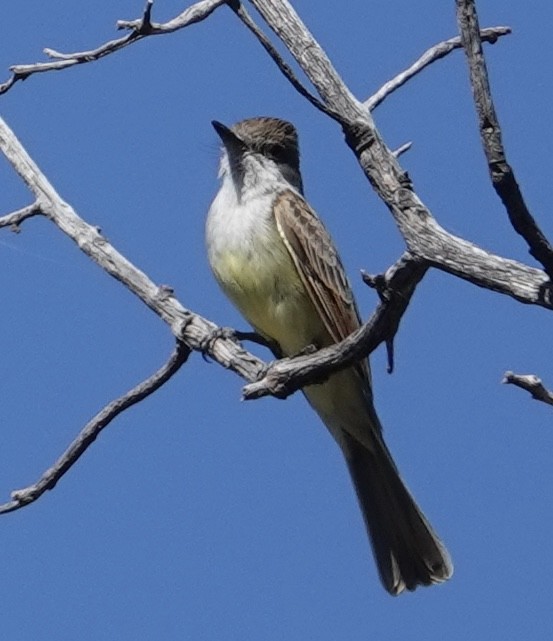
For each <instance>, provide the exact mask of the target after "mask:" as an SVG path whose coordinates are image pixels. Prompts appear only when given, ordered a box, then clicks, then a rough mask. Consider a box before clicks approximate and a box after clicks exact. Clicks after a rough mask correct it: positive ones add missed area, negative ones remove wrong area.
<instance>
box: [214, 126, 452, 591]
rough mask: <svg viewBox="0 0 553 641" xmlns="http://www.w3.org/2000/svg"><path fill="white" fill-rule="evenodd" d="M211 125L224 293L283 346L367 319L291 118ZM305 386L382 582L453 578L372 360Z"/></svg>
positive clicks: (394, 584) (338, 335) (319, 342)
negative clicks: (384, 423)
mask: <svg viewBox="0 0 553 641" xmlns="http://www.w3.org/2000/svg"><path fill="white" fill-rule="evenodd" d="M212 124H213V127H214V128H215V131H216V132H217V134H218V135H219V137H220V138H221V140H222V143H223V149H222V157H221V164H220V170H219V178H220V179H221V185H220V189H219V191H218V193H217V195H216V196H215V199H214V200H213V203H212V204H211V207H210V209H209V213H208V216H207V223H206V242H207V251H208V257H209V262H210V264H211V268H212V270H213V272H214V274H215V277H216V279H217V281H218V282H219V284H220V286H221V287H222V289H223V291H224V293H225V294H226V295H227V296H228V298H229V299H230V300H231V301H232V302H233V303H234V305H235V306H236V307H237V308H238V310H239V311H240V312H241V313H242V315H243V316H244V317H245V318H246V320H247V321H248V322H249V323H250V324H251V325H252V326H253V327H254V329H255V330H256V331H257V332H258V333H259V334H261V335H262V336H263V337H265V338H266V339H268V340H269V341H270V342H271V343H272V344H273V345H275V353H276V354H277V355H278V356H282V355H285V356H291V355H295V354H298V353H299V352H301V351H302V350H303V349H305V348H306V347H307V346H309V345H314V346H316V347H317V348H321V347H325V346H328V345H331V344H333V343H336V342H338V341H341V340H342V339H344V338H345V337H346V336H348V335H349V334H351V333H352V332H353V331H354V330H356V329H357V328H358V327H359V326H360V319H359V313H358V311H357V306H356V303H355V300H354V297H353V294H352V291H351V288H350V285H349V282H348V280H347V277H346V274H345V272H344V268H343V266H342V262H341V260H340V257H339V256H338V252H337V251H336V248H335V247H334V243H333V242H332V239H331V238H330V235H329V234H328V232H327V230H326V229H325V227H324V225H323V224H322V222H321V221H320V219H319V218H318V217H317V214H316V213H315V212H314V211H313V210H312V209H311V207H310V206H309V205H308V204H307V202H306V200H305V198H304V196H303V186H302V179H301V174H300V166H299V149H298V137H297V133H296V130H295V128H294V126H293V125H292V124H290V123H289V122H286V121H284V120H279V119H277V118H250V119H248V120H242V121H241V122H239V123H237V124H236V125H234V126H233V127H231V128H228V127H226V126H225V125H223V124H221V123H219V122H216V121H213V123H212ZM303 393H304V394H305V396H306V398H307V400H308V401H309V403H310V405H311V407H312V408H313V409H314V410H315V411H316V412H317V414H318V415H319V416H320V418H321V419H322V421H323V422H324V424H325V425H326V426H327V428H328V429H329V431H330V433H331V434H332V436H333V437H334V439H335V441H336V442H337V443H338V445H339V447H340V449H341V450H342V453H343V455H344V457H345V460H346V463H347V466H348V469H349V472H350V475H351V478H352V480H353V484H354V486H355V490H356V492H357V498H358V500H359V504H360V506H361V510H362V512H363V518H364V520H365V524H366V527H367V531H368V534H369V538H370V540H371V543H372V550H373V554H374V558H375V560H376V564H377V566H378V571H379V574H380V578H381V580H382V583H383V585H384V587H385V588H386V590H387V591H388V592H389V593H390V594H394V595H396V594H399V593H401V592H402V591H403V590H405V589H407V590H414V589H415V588H416V587H417V585H430V584H432V583H440V582H441V581H445V580H446V579H448V578H449V577H450V576H451V574H452V571H453V568H452V565H451V561H450V559H449V555H448V553H447V551H446V549H445V547H444V546H443V544H442V543H441V541H440V540H439V538H438V537H437V536H436V534H435V533H434V531H433V530H432V528H431V526H430V524H429V523H428V521H427V520H426V518H425V517H424V515H423V513H422V512H421V511H420V509H419V508H418V507H417V505H416V503H415V501H414V500H413V497H412V496H411V494H410V493H409V490H408V489H407V488H406V487H405V485H404V484H403V481H402V480H401V478H400V476H399V473H398V470H397V468H396V466H395V463H394V461H393V459H392V457H391V454H390V452H389V450H388V448H387V447H386V444H385V443H384V439H383V436H382V427H381V425H380V421H379V420H378V416H377V415H376V411H375V409H374V405H373V395H372V390H371V377H370V370H369V363H368V361H367V360H363V361H362V362H359V363H358V364H357V365H355V366H350V367H348V368H347V369H344V370H341V371H339V372H337V373H335V374H332V375H331V376H330V377H329V378H328V379H327V380H326V381H325V382H323V383H321V384H314V385H309V386H307V387H305V388H304V389H303Z"/></svg>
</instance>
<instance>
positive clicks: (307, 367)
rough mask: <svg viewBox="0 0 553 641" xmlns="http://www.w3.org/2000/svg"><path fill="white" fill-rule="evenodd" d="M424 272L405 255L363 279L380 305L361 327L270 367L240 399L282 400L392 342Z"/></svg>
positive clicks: (424, 270)
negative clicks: (332, 342)
mask: <svg viewBox="0 0 553 641" xmlns="http://www.w3.org/2000/svg"><path fill="white" fill-rule="evenodd" d="M427 268H428V266H427V265H426V264H425V263H424V261H421V260H419V259H417V258H415V257H413V256H411V255H410V254H408V253H405V254H404V255H403V256H401V258H400V259H399V260H398V261H397V262H396V263H395V264H394V265H392V266H391V267H390V268H389V269H388V271H387V272H386V274H384V275H381V276H378V277H365V282H367V283H368V284H371V286H372V287H377V288H378V290H379V292H380V295H381V300H382V302H381V303H380V304H379V305H378V307H377V308H376V310H375V312H374V313H373V314H372V316H371V318H370V319H369V320H368V321H367V322H366V323H365V324H364V325H363V326H362V327H360V328H359V329H358V330H357V331H356V332H354V333H353V334H350V336H348V337H347V338H346V339H345V340H343V341H341V342H340V343H337V344H336V345H332V346H331V347H326V348H324V349H321V350H319V351H317V352H315V353H314V354H302V355H301V356H295V357H293V358H284V359H282V360H279V361H276V362H274V363H272V364H271V365H269V366H268V367H267V369H266V371H265V372H264V375H263V377H262V378H260V380H258V381H256V382H255V383H250V384H249V385H246V386H245V387H244V389H243V390H242V396H243V398H244V399H245V400H251V399H256V398H260V397H262V396H268V395H272V396H276V397H277V398H286V397H287V396H289V395H290V394H292V393H294V392H295V391H297V390H298V389H300V388H301V387H303V386H305V385H307V384H311V383H316V382H320V381H322V380H324V379H325V378H327V376H328V375H329V374H331V373H332V372H335V371H337V370H339V369H342V368H343V367H344V366H346V365H350V364H352V363H354V362H356V361H358V360H360V359H361V358H365V357H367V356H368V355H369V354H370V353H371V352H372V351H374V350H375V349H376V348H377V347H378V346H379V345H380V344H381V343H382V342H385V341H390V342H391V341H393V338H394V336H395V334H396V332H397V330H398V327H399V323H400V321H401V318H402V316H403V314H404V313H405V311H406V309H407V307H408V305H409V302H410V300H411V297H412V295H413V293H414V291H415V288H416V286H417V284H418V283H419V282H420V281H421V279H422V278H423V276H424V274H425V273H426V270H427ZM376 283H378V284H376Z"/></svg>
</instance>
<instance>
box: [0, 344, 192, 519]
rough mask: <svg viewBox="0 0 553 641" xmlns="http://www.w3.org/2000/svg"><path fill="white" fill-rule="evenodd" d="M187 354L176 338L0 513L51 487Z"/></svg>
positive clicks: (14, 493) (20, 504)
mask: <svg viewBox="0 0 553 641" xmlns="http://www.w3.org/2000/svg"><path fill="white" fill-rule="evenodd" d="M189 355H190V349H189V348H188V347H187V346H185V345H184V344H183V343H181V342H178V341H177V344H176V347H175V350H174V351H173V353H172V354H171V357H170V358H169V360H168V361H167V362H166V363H165V364H164V365H163V367H161V368H160V369H159V370H158V371H157V372H156V373H155V374H153V375H152V376H150V377H149V378H148V379H146V380H145V381H143V382H142V383H139V384H138V385H137V386H136V387H133V389H131V390H130V391H128V392H127V393H126V394H124V395H123V396H120V397H119V398H116V399H115V400H114V401H112V402H111V403H109V404H108V405H106V406H105V407H104V409H103V410H101V411H100V412H98V414H96V416H94V418H92V419H91V420H90V421H89V422H88V423H87V424H86V425H85V426H84V427H83V429H82V430H81V432H80V434H79V435H78V436H77V438H76V439H75V440H74V441H73V442H72V443H71V445H69V447H68V448H67V449H66V450H65V452H64V453H63V454H62V455H61V456H60V458H59V459H58V460H57V461H56V462H55V463H54V464H53V465H52V467H50V468H49V469H47V470H46V471H45V472H44V474H43V475H42V476H41V477H40V479H39V480H38V481H37V482H36V483H34V484H33V485H30V486H29V487H26V488H23V489H21V490H15V491H13V492H12V493H11V497H12V500H11V501H9V502H8V503H4V504H3V505H0V514H6V513H8V512H14V511H15V510H19V509H20V508H22V507H25V506H26V505H29V504H30V503H34V502H35V501H36V500H37V499H38V498H40V497H41V496H42V495H43V494H44V492H46V491H47V490H52V489H54V487H55V486H56V484H57V482H58V481H59V480H60V479H61V477H62V476H63V475H64V474H65V473H66V472H68V471H69V470H70V469H71V468H72V467H73V465H75V463H76V462H77V461H78V460H79V458H80V457H81V456H82V455H83V454H84V453H85V452H86V450H87V449H88V448H89V447H90V445H92V443H93V442H94V441H95V440H96V439H97V438H98V436H99V435H100V432H101V431H102V430H103V429H104V428H106V427H107V426H108V425H109V424H110V423H111V421H113V419H114V418H115V417H116V416H118V415H119V414H121V412H124V411H125V410H126V409H128V408H129V407H131V406H133V405H135V404H136V403H139V402H140V401H142V400H144V399H145V398H147V397H148V396H150V394H153V393H154V392H155V391H156V390H158V389H159V388H160V387H161V386H162V385H163V384H164V383H166V382H167V381H168V380H169V379H170V378H171V377H172V376H173V374H175V373H176V372H178V370H179V369H180V368H181V367H182V365H184V363H185V362H186V360H187V359H188V356H189Z"/></svg>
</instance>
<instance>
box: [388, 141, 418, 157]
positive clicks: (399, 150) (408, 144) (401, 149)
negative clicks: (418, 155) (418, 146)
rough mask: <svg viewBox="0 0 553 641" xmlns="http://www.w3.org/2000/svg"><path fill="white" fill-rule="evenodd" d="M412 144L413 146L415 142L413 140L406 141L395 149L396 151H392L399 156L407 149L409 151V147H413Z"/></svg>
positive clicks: (395, 155)
mask: <svg viewBox="0 0 553 641" xmlns="http://www.w3.org/2000/svg"><path fill="white" fill-rule="evenodd" d="M412 146H413V143H412V142H411V141H409V142H404V143H403V145H401V146H400V147H398V148H397V149H394V151H392V154H393V155H394V157H395V158H399V157H400V156H401V155H402V154H404V153H405V152H406V151H409V149H411V147H412Z"/></svg>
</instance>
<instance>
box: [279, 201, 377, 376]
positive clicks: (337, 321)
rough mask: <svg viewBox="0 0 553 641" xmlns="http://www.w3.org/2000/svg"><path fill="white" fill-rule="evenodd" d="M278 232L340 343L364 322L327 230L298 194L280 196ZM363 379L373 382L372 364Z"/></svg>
mask: <svg viewBox="0 0 553 641" xmlns="http://www.w3.org/2000/svg"><path fill="white" fill-rule="evenodd" d="M274 212H275V222H276V226H277V229H278V231H279V233H280V235H281V237H282V239H283V241H284V243H285V245H286V248H287V249H288V251H289V253H290V256H291V258H292V260H293V262H294V265H295V266H296V269H297V270H298V274H299V275H300V278H301V279H302V282H303V284H304V285H305V288H306V290H307V292H308V294H309V297H310V299H311V301H312V302H313V304H314V305H315V308H316V309H317V311H318V312H319V314H320V315H321V318H322V319H323V322H324V324H325V327H326V329H327V330H328V332H329V334H330V336H331V337H332V340H333V341H334V342H336V343H338V342H339V341H341V340H343V339H344V338H346V337H347V336H348V335H349V334H351V333H352V332H354V331H355V330H356V329H358V328H359V326H360V324H361V320H360V317H359V312H358V310H357V305H356V304H355V299H354V297H353V292H352V290H351V286H350V284H349V281H348V279H347V276H346V272H345V270H344V266H343V265H342V261H341V260H340V257H339V255H338V252H337V250H336V247H335V246H334V243H333V242H332V238H331V237H330V234H329V233H328V231H327V230H326V228H325V226H324V225H323V223H322V222H321V220H320V219H319V217H318V216H317V214H316V213H315V212H314V211H313V210H312V209H311V207H310V206H309V205H308V204H307V203H306V202H305V200H304V199H303V198H302V197H301V196H300V195H299V194H297V193H296V192H294V191H291V190H286V191H284V192H282V193H280V194H279V195H278V196H277V198H276V200H275V205H274ZM363 363H364V364H363V365H362V366H361V369H362V370H363V375H364V376H366V377H367V378H369V372H368V361H363Z"/></svg>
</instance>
